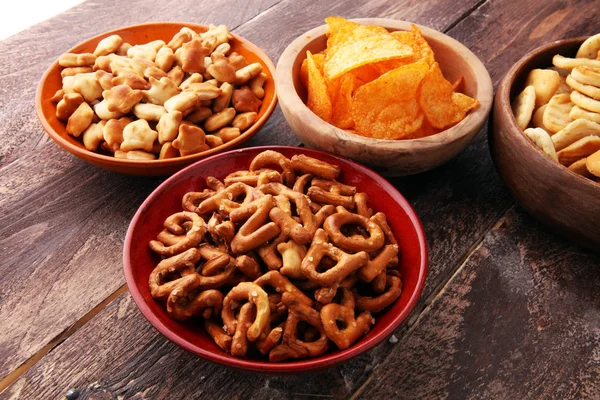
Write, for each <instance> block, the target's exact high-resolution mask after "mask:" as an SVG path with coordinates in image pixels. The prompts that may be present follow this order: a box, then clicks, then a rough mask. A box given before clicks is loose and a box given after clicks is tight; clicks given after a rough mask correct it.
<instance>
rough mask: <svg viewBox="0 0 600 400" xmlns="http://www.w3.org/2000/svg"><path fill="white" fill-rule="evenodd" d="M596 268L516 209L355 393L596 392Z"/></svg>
mask: <svg viewBox="0 0 600 400" xmlns="http://www.w3.org/2000/svg"><path fill="white" fill-rule="evenodd" d="M599 266H600V257H599V256H598V255H594V254H592V253H589V252H586V251H582V250H581V249H579V248H577V247H575V246H574V245H570V244H568V243H565V241H564V240H563V239H561V238H559V237H557V236H554V235H551V234H548V233H546V232H544V231H543V230H541V229H539V225H538V224H537V223H536V222H535V221H534V220H533V219H532V218H531V217H529V216H527V215H525V214H524V212H523V210H522V209H521V208H519V207H516V208H515V209H512V210H511V211H510V212H508V213H507V215H506V216H505V217H504V218H503V220H502V223H501V224H499V226H498V227H496V228H495V229H493V230H492V231H491V232H490V233H489V234H488V235H486V238H485V240H484V241H483V242H482V244H481V246H480V247H479V248H478V249H477V251H476V252H475V253H474V254H473V255H472V256H471V258H470V259H469V260H468V262H467V263H466V265H465V266H464V268H462V269H461V270H460V271H459V272H458V273H457V274H456V275H455V276H454V278H453V280H452V281H451V282H450V283H449V284H448V285H447V286H446V287H445V288H444V291H443V292H442V293H441V294H440V296H439V297H438V298H437V299H436V300H435V301H434V302H433V304H432V305H431V307H430V308H428V309H427V310H426V312H424V313H423V314H422V316H421V318H420V320H419V323H417V324H416V325H415V326H414V327H413V329H411V330H410V331H409V332H408V333H407V335H406V336H405V337H404V338H403V340H402V341H401V342H399V343H398V344H397V345H396V346H395V348H394V356H393V357H389V358H388V360H387V361H386V362H385V363H383V364H380V365H379V366H378V367H377V369H376V373H375V374H374V375H373V379H372V381H371V383H370V384H369V385H367V386H366V388H364V390H363V391H362V392H361V393H360V396H359V397H358V398H360V399H372V398H392V397H401V398H406V399H419V398H450V399H452V398H476V399H495V398H512V399H524V398H561V399H567V398H597V395H598V393H599V391H600V379H599V377H600V361H599V360H600V358H599V357H598V355H599V354H600V312H599V310H600V268H599Z"/></svg>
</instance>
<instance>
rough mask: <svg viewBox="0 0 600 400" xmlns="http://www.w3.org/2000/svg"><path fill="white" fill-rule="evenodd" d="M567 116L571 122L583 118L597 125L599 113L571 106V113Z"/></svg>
mask: <svg viewBox="0 0 600 400" xmlns="http://www.w3.org/2000/svg"><path fill="white" fill-rule="evenodd" d="M569 116H570V117H571V119H572V120H573V121H575V120H576V119H579V118H583V119H588V120H590V121H592V122H595V123H597V124H600V114H599V113H595V112H591V111H587V110H584V109H583V108H581V107H579V106H573V108H572V109H571V112H570V113H569Z"/></svg>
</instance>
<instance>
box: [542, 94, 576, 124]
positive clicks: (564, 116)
mask: <svg viewBox="0 0 600 400" xmlns="http://www.w3.org/2000/svg"><path fill="white" fill-rule="evenodd" d="M572 108H573V102H571V97H570V95H568V94H566V93H562V94H556V95H554V96H552V98H551V99H550V101H549V102H548V106H547V107H546V111H544V117H543V123H544V126H545V127H547V128H548V130H549V131H550V132H552V133H556V132H558V131H560V130H561V129H563V128H564V127H565V126H567V125H568V124H569V123H570V122H571V117H570V116H569V112H571V109H572Z"/></svg>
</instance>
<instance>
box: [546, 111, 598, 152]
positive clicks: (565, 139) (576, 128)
mask: <svg viewBox="0 0 600 400" xmlns="http://www.w3.org/2000/svg"><path fill="white" fill-rule="evenodd" d="M590 135H594V136H600V124H597V123H595V122H592V121H588V120H587V119H582V118H580V119H576V120H575V121H573V122H571V123H570V124H569V125H567V126H566V127H565V128H564V129H563V130H561V131H560V132H558V133H556V134H555V135H554V136H552V141H553V142H554V147H555V149H556V151H560V150H562V149H564V148H565V147H567V146H569V145H571V144H573V143H575V142H576V141H578V140H579V139H582V138H584V137H586V136H590Z"/></svg>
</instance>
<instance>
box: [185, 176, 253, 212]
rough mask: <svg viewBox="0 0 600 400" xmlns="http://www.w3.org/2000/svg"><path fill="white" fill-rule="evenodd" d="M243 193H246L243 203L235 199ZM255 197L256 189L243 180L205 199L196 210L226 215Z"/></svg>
mask: <svg viewBox="0 0 600 400" xmlns="http://www.w3.org/2000/svg"><path fill="white" fill-rule="evenodd" d="M242 194H244V195H245V197H244V200H243V201H242V203H237V202H235V201H233V199H235V198H236V197H239V196H241V195H242ZM254 197H255V189H254V188H253V187H251V186H248V185H245V184H243V183H241V182H240V183H234V184H233V185H231V186H228V187H227V188H225V189H223V190H221V191H220V192H217V193H215V194H214V195H213V196H211V197H209V198H208V199H206V200H204V201H203V202H202V203H200V204H199V205H198V207H197V209H196V210H195V212H197V213H198V214H204V213H208V212H220V213H223V214H225V215H229V214H230V213H231V211H233V210H235V209H236V208H239V207H241V206H242V205H245V204H248V203H250V202H251V201H252V200H254Z"/></svg>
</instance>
